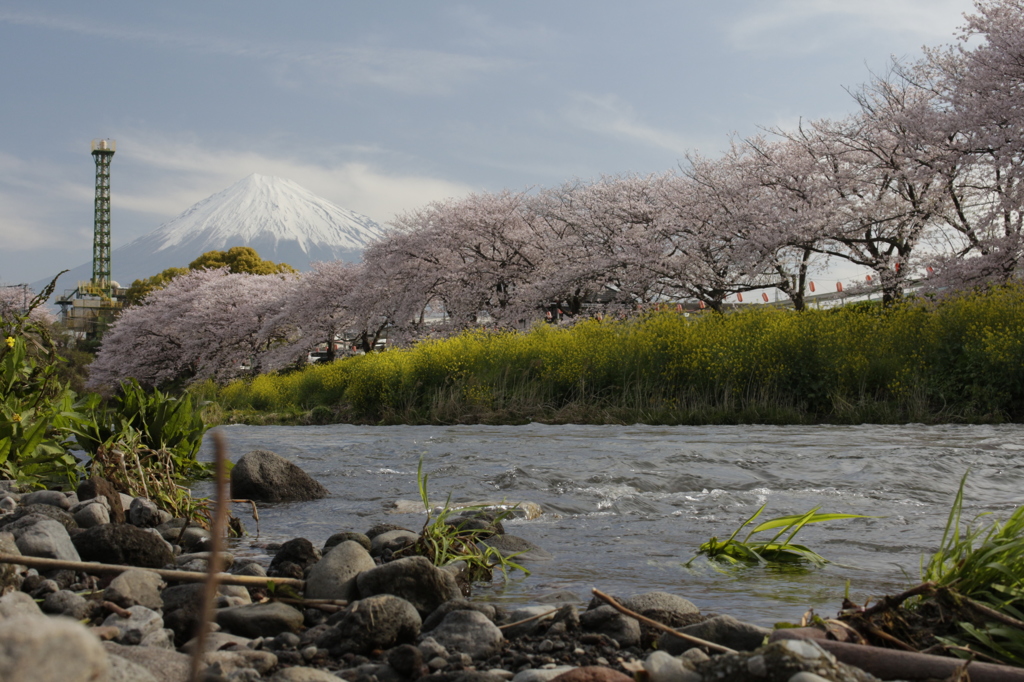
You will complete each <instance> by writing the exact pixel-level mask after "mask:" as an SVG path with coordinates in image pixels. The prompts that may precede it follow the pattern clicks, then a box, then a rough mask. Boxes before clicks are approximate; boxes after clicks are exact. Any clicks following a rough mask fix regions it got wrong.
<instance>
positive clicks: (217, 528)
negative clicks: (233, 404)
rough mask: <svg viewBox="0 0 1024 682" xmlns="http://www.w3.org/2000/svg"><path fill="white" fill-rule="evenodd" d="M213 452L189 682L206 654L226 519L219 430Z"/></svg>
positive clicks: (224, 455)
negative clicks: (211, 502) (206, 553)
mask: <svg viewBox="0 0 1024 682" xmlns="http://www.w3.org/2000/svg"><path fill="white" fill-rule="evenodd" d="M213 446H214V448H213V451H214V457H215V459H214V461H215V463H216V468H215V470H214V476H216V484H217V488H216V490H217V495H216V500H217V507H216V510H215V511H214V514H213V528H211V529H210V530H211V532H212V535H213V537H212V538H211V540H212V542H211V547H210V558H209V560H208V562H207V578H206V585H205V586H204V589H203V609H202V616H201V618H200V620H199V632H198V633H197V634H196V644H195V649H193V650H192V671H191V674H190V675H189V680H190V681H191V682H199V668H200V667H201V664H202V661H203V655H204V654H205V653H206V635H207V634H209V632H210V619H211V618H212V617H213V599H214V597H215V596H216V594H217V578H218V576H217V574H218V573H219V572H220V564H221V561H222V560H223V559H222V557H221V545H222V544H223V542H224V538H223V536H224V530H225V528H224V526H225V523H226V519H227V511H228V495H227V465H226V464H225V462H226V460H227V452H226V448H225V447H224V436H223V435H221V433H220V432H219V431H214V432H213Z"/></svg>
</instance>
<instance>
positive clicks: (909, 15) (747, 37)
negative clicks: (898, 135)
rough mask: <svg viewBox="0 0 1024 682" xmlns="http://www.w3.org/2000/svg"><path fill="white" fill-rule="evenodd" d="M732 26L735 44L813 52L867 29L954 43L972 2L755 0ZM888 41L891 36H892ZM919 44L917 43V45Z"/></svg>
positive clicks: (955, 0)
mask: <svg viewBox="0 0 1024 682" xmlns="http://www.w3.org/2000/svg"><path fill="white" fill-rule="evenodd" d="M755 6H756V7H757V9H756V10H755V11H752V12H749V13H746V14H742V15H740V16H739V18H738V19H737V20H736V21H734V22H733V23H732V24H731V25H730V26H729V27H728V29H727V36H728V38H729V40H730V42H731V43H732V44H733V46H734V47H736V48H737V49H741V50H772V51H780V52H791V53H807V52H816V51H819V50H823V49H828V48H829V46H832V45H834V44H835V43H836V41H837V40H843V39H850V38H852V37H854V35H855V34H856V35H862V34H863V32H864V31H865V30H868V31H871V32H874V33H878V34H885V35H892V34H897V35H899V36H900V37H901V40H902V41H903V42H905V41H906V39H907V38H910V39H912V40H914V41H918V43H922V42H923V43H936V42H949V41H950V40H951V39H952V37H953V33H954V31H955V29H956V27H958V26H960V25H961V24H962V23H963V20H962V15H963V13H964V12H969V11H971V10H972V8H973V2H972V1H971V0H900V1H899V2H894V1H893V0H857V1H856V2H851V1H850V0H776V1H774V2H758V3H755ZM886 39H887V40H888V38H886ZM914 46H915V47H917V44H915V45H914Z"/></svg>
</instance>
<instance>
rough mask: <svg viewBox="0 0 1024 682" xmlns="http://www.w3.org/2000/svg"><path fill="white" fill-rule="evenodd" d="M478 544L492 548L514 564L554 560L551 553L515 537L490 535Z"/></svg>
mask: <svg viewBox="0 0 1024 682" xmlns="http://www.w3.org/2000/svg"><path fill="white" fill-rule="evenodd" d="M479 544H482V545H486V546H488V547H493V548H494V549H496V550H497V551H498V552H499V553H500V554H501V555H502V556H504V557H506V558H508V559H509V560H511V561H515V562H516V563H519V562H521V561H547V560H549V559H552V558H554V554H552V553H551V552H549V551H547V550H546V549H541V548H540V547H538V546H537V545H535V544H533V543H532V542H530V541H529V540H527V539H526V538H521V537H519V536H517V535H492V536H490V537H489V538H487V539H486V540H481V541H480V543H479Z"/></svg>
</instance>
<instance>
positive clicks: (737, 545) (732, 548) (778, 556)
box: [686, 504, 869, 566]
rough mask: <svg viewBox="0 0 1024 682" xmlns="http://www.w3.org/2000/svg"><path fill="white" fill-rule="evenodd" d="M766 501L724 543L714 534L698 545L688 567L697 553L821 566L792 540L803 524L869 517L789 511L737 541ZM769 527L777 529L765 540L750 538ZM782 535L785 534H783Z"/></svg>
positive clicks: (713, 557) (752, 561)
mask: <svg viewBox="0 0 1024 682" xmlns="http://www.w3.org/2000/svg"><path fill="white" fill-rule="evenodd" d="M766 506H767V504H763V505H761V507H760V508H759V509H758V510H757V511H756V512H754V514H753V516H751V517H750V518H748V519H747V520H746V521H744V522H743V523H741V524H740V526H739V527H738V528H737V529H736V530H734V531H733V532H732V535H730V536H729V537H728V539H726V540H725V541H724V542H723V541H720V540H719V539H718V538H717V537H712V538H711V539H710V540H708V541H707V542H705V543H704V544H702V545H701V546H700V547H698V548H697V554H696V555H695V556H694V557H693V558H691V559H690V560H689V561H687V562H686V566H690V565H691V564H692V563H693V561H694V559H696V558H697V557H698V556H701V555H703V556H706V557H707V558H708V559H711V560H713V561H721V562H724V563H729V564H794V563H803V562H807V563H811V564H814V565H815V566H823V565H824V564H826V563H828V562H827V560H826V559H825V558H824V557H823V556H821V555H820V554H818V553H817V552H814V551H812V550H811V549H809V548H807V547H806V546H804V545H798V544H795V543H794V542H793V538H794V537H795V536H796V534H797V533H799V532H800V529H802V528H803V527H804V526H806V525H807V524H809V523H822V522H824V521H838V520H840V519H862V518H869V517H866V516H863V515H861V514H821V513H819V512H818V509H820V507H815V508H814V509H812V510H810V511H809V512H806V513H804V514H792V515H789V516H780V517H778V518H775V519H770V520H768V521H764V522H762V523H760V524H759V525H757V526H756V527H754V529H753V530H751V531H750V532H749V533H748V534H747V536H746V537H745V538H744V539H743V540H737V539H736V536H737V535H739V533H740V531H741V530H743V529H744V528H745V527H747V526H748V525H749V524H751V523H753V522H754V521H755V520H757V517H759V516H760V515H761V512H763V511H764V508H765V507H766ZM769 530H777V531H778V532H776V533H775V535H773V536H772V538H771V539H770V540H767V541H752V540H751V538H752V537H753V536H754V535H755V534H757V533H763V532H765V531H769ZM784 536H785V537H784Z"/></svg>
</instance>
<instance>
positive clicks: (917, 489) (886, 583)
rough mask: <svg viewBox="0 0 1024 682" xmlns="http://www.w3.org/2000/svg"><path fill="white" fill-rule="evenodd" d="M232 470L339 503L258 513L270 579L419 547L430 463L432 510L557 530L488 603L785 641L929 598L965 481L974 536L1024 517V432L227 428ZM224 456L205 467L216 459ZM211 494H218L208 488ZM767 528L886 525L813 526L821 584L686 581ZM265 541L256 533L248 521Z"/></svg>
mask: <svg viewBox="0 0 1024 682" xmlns="http://www.w3.org/2000/svg"><path fill="white" fill-rule="evenodd" d="M218 430H219V431H220V432H221V433H223V434H224V436H225V437H226V440H227V444H228V451H229V456H230V458H231V459H232V461H235V460H237V459H238V458H239V457H241V456H242V455H243V454H245V453H246V452H248V451H250V450H253V449H267V450H272V451H274V452H276V453H278V454H280V455H282V456H283V457H286V458H288V459H289V460H291V461H293V462H294V463H295V464H297V465H299V466H300V467H302V468H303V469H304V470H306V471H307V472H308V473H310V474H311V475H312V476H313V477H314V478H316V479H317V480H319V481H320V482H321V483H323V484H324V485H325V486H326V487H327V488H328V489H329V490H330V491H331V495H330V497H328V498H326V499H323V500H318V501H315V502H302V503H286V504H277V505H261V507H260V524H259V525H260V536H259V537H258V538H255V537H248V538H245V539H243V540H241V541H238V542H236V543H235V548H234V551H235V552H236V553H238V554H242V555H250V556H256V557H257V558H258V559H261V560H265V561H269V556H267V554H266V550H263V549H260V546H261V545H262V544H265V543H268V542H282V541H285V540H288V539H291V538H293V537H305V538H308V539H309V540H311V541H312V542H313V543H314V544H315V545H317V546H322V545H323V542H324V541H325V540H326V539H327V538H328V537H329V536H330V535H331V534H333V533H336V532H339V531H345V530H355V531H360V532H363V531H365V530H367V529H368V528H369V527H370V526H372V525H373V524H375V523H379V522H389V523H396V524H400V525H403V526H406V527H408V528H410V529H413V530H418V529H419V528H420V527H421V526H422V523H423V518H422V515H417V514H410V513H405V514H395V513H391V506H392V504H393V503H394V501H395V500H398V499H403V500H418V492H417V484H416V467H417V463H418V462H419V461H420V459H421V458H422V460H423V466H424V471H425V472H427V473H428V474H429V490H430V494H431V501H432V502H436V503H437V504H443V503H444V500H445V498H446V497H447V496H448V494H449V493H451V495H452V499H453V500H472V499H491V500H502V499H504V500H507V501H509V502H518V501H529V502H534V503H536V504H538V505H540V507H541V509H542V510H543V514H542V515H541V516H540V517H539V518H536V519H532V520H512V521H507V522H506V523H505V529H506V532H508V533H511V534H514V535H519V536H521V537H524V538H526V539H528V540H530V541H531V542H533V543H535V544H537V545H539V546H540V547H542V548H544V549H546V550H548V551H550V552H551V553H553V554H554V558H553V559H551V560H549V561H543V562H533V563H531V564H530V565H529V567H530V569H531V571H532V573H531V575H529V576H527V577H523V576H522V574H519V573H513V574H511V579H510V580H509V581H508V582H507V583H503V582H502V581H500V580H496V581H495V582H494V583H493V584H492V585H489V586H487V585H481V586H478V587H477V588H476V589H475V591H474V595H473V596H474V598H476V599H484V600H489V601H495V602H502V603H505V604H524V603H535V602H536V601H538V600H539V599H540V598H542V597H543V596H544V595H547V594H550V593H553V592H557V591H568V592H571V593H573V594H574V595H576V596H577V598H578V599H579V600H580V601H581V602H584V601H587V600H589V598H590V589H591V588H593V587H597V588H599V589H601V590H603V591H605V592H609V593H612V594H616V595H620V596H629V595H631V594H636V593H639V592H644V591H649V590H664V591H667V592H672V593H674V594H678V595H680V596H683V597H686V598H687V599H690V600H691V601H693V602H694V603H696V604H697V605H698V606H699V607H700V608H701V609H702V610H704V611H710V612H718V613H729V614H732V615H734V616H737V617H739V618H742V619H746V620H749V621H752V622H756V623H759V624H761V625H771V624H772V623H774V622H777V621H790V622H792V621H797V620H799V619H800V617H801V615H802V614H803V613H804V612H805V611H806V610H807V609H808V608H813V609H814V610H815V612H816V613H818V614H819V615H822V616H826V617H827V616H832V615H834V614H835V612H836V611H837V610H838V608H839V606H840V602H841V600H842V598H843V595H844V592H845V590H846V589H847V584H849V588H848V589H849V593H850V596H851V598H852V599H853V600H854V601H857V602H864V601H865V600H866V599H868V598H869V597H876V596H880V595H882V594H886V593H894V592H897V591H900V590H902V589H905V588H906V587H908V586H911V585H913V584H916V581H917V579H918V577H919V573H920V562H921V559H922V557H923V556H925V555H927V554H929V553H930V552H932V551H933V550H934V549H935V548H936V547H937V545H938V543H939V541H940V540H941V538H942V532H943V528H944V526H945V524H946V518H947V515H948V513H949V508H950V504H951V503H952V501H953V499H954V496H955V494H956V490H957V486H958V485H959V482H960V478H961V477H962V476H963V474H964V473H965V472H966V471H967V470H968V469H970V472H971V473H970V476H969V478H968V482H967V486H966V488H965V504H964V518H965V519H973V518H974V517H975V516H976V515H977V514H979V513H981V512H995V516H996V517H999V518H1005V517H1006V516H1007V515H1009V513H1010V512H1011V511H1012V510H1013V509H1014V508H1015V507H1016V506H1017V505H1019V504H1021V503H1022V502H1024V485H1022V482H1024V459H1022V457H1021V456H1022V455H1024V426H1021V425H1005V426H924V425H913V424H912V425H905V426H874V425H862V426H786V427H778V426H700V427H659V426H642V425H638V426H576V425H568V426H549V425H541V424H530V425H526V426H386V427H369V426H352V425H345V424H339V425H331V426H238V425H234V426H222V427H218ZM211 443H212V439H210V438H207V439H206V442H205V443H204V446H203V448H204V449H203V453H202V455H201V456H202V457H203V458H204V459H210V457H211V451H210V448H211ZM197 492H200V493H208V492H209V487H208V486H202V487H200V488H199V489H198V490H197ZM765 503H767V508H766V509H765V512H764V514H763V516H762V520H763V519H768V518H772V517H776V516H782V515H785V514H795V513H803V512H806V511H808V510H809V509H811V508H813V507H818V506H820V507H821V511H823V512H845V513H853V514H864V515H869V516H872V517H874V518H866V519H853V520H844V521H836V522H832V523H825V524H818V525H816V526H808V527H806V528H805V529H804V530H802V531H801V532H800V535H799V536H798V542H801V543H802V544H806V545H807V546H809V547H810V548H811V549H813V550H815V551H817V552H818V553H819V554H822V555H823V556H825V557H826V558H827V559H828V560H829V561H830V563H829V564H828V565H826V566H825V567H824V568H804V569H799V570H785V571H780V570H778V569H771V568H763V567H740V568H727V569H722V568H716V567H714V566H712V565H711V564H709V563H708V562H707V561H705V560H703V559H699V560H698V561H695V562H694V563H693V566H692V567H691V568H686V567H685V566H684V565H683V564H684V563H685V562H686V561H687V560H688V559H689V558H690V557H692V556H693V555H694V553H695V552H696V549H697V547H698V546H699V545H700V544H701V543H702V542H705V541H706V540H707V539H708V538H709V537H711V536H717V537H718V538H720V539H724V538H726V537H728V536H729V534H730V533H731V532H732V531H733V529H735V528H736V527H737V526H738V525H739V524H740V523H742V522H743V520H745V519H746V518H747V517H749V516H750V515H751V514H753V513H754V512H755V511H756V510H757V508H758V507H759V506H761V505H762V504H765ZM234 511H235V513H236V514H237V515H239V516H241V517H242V518H243V520H244V522H245V524H246V527H247V528H248V530H249V531H250V533H253V534H254V531H255V524H254V523H253V522H252V520H251V519H249V518H248V516H247V512H246V509H245V507H243V506H238V507H237V508H236V509H235V510H234Z"/></svg>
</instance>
